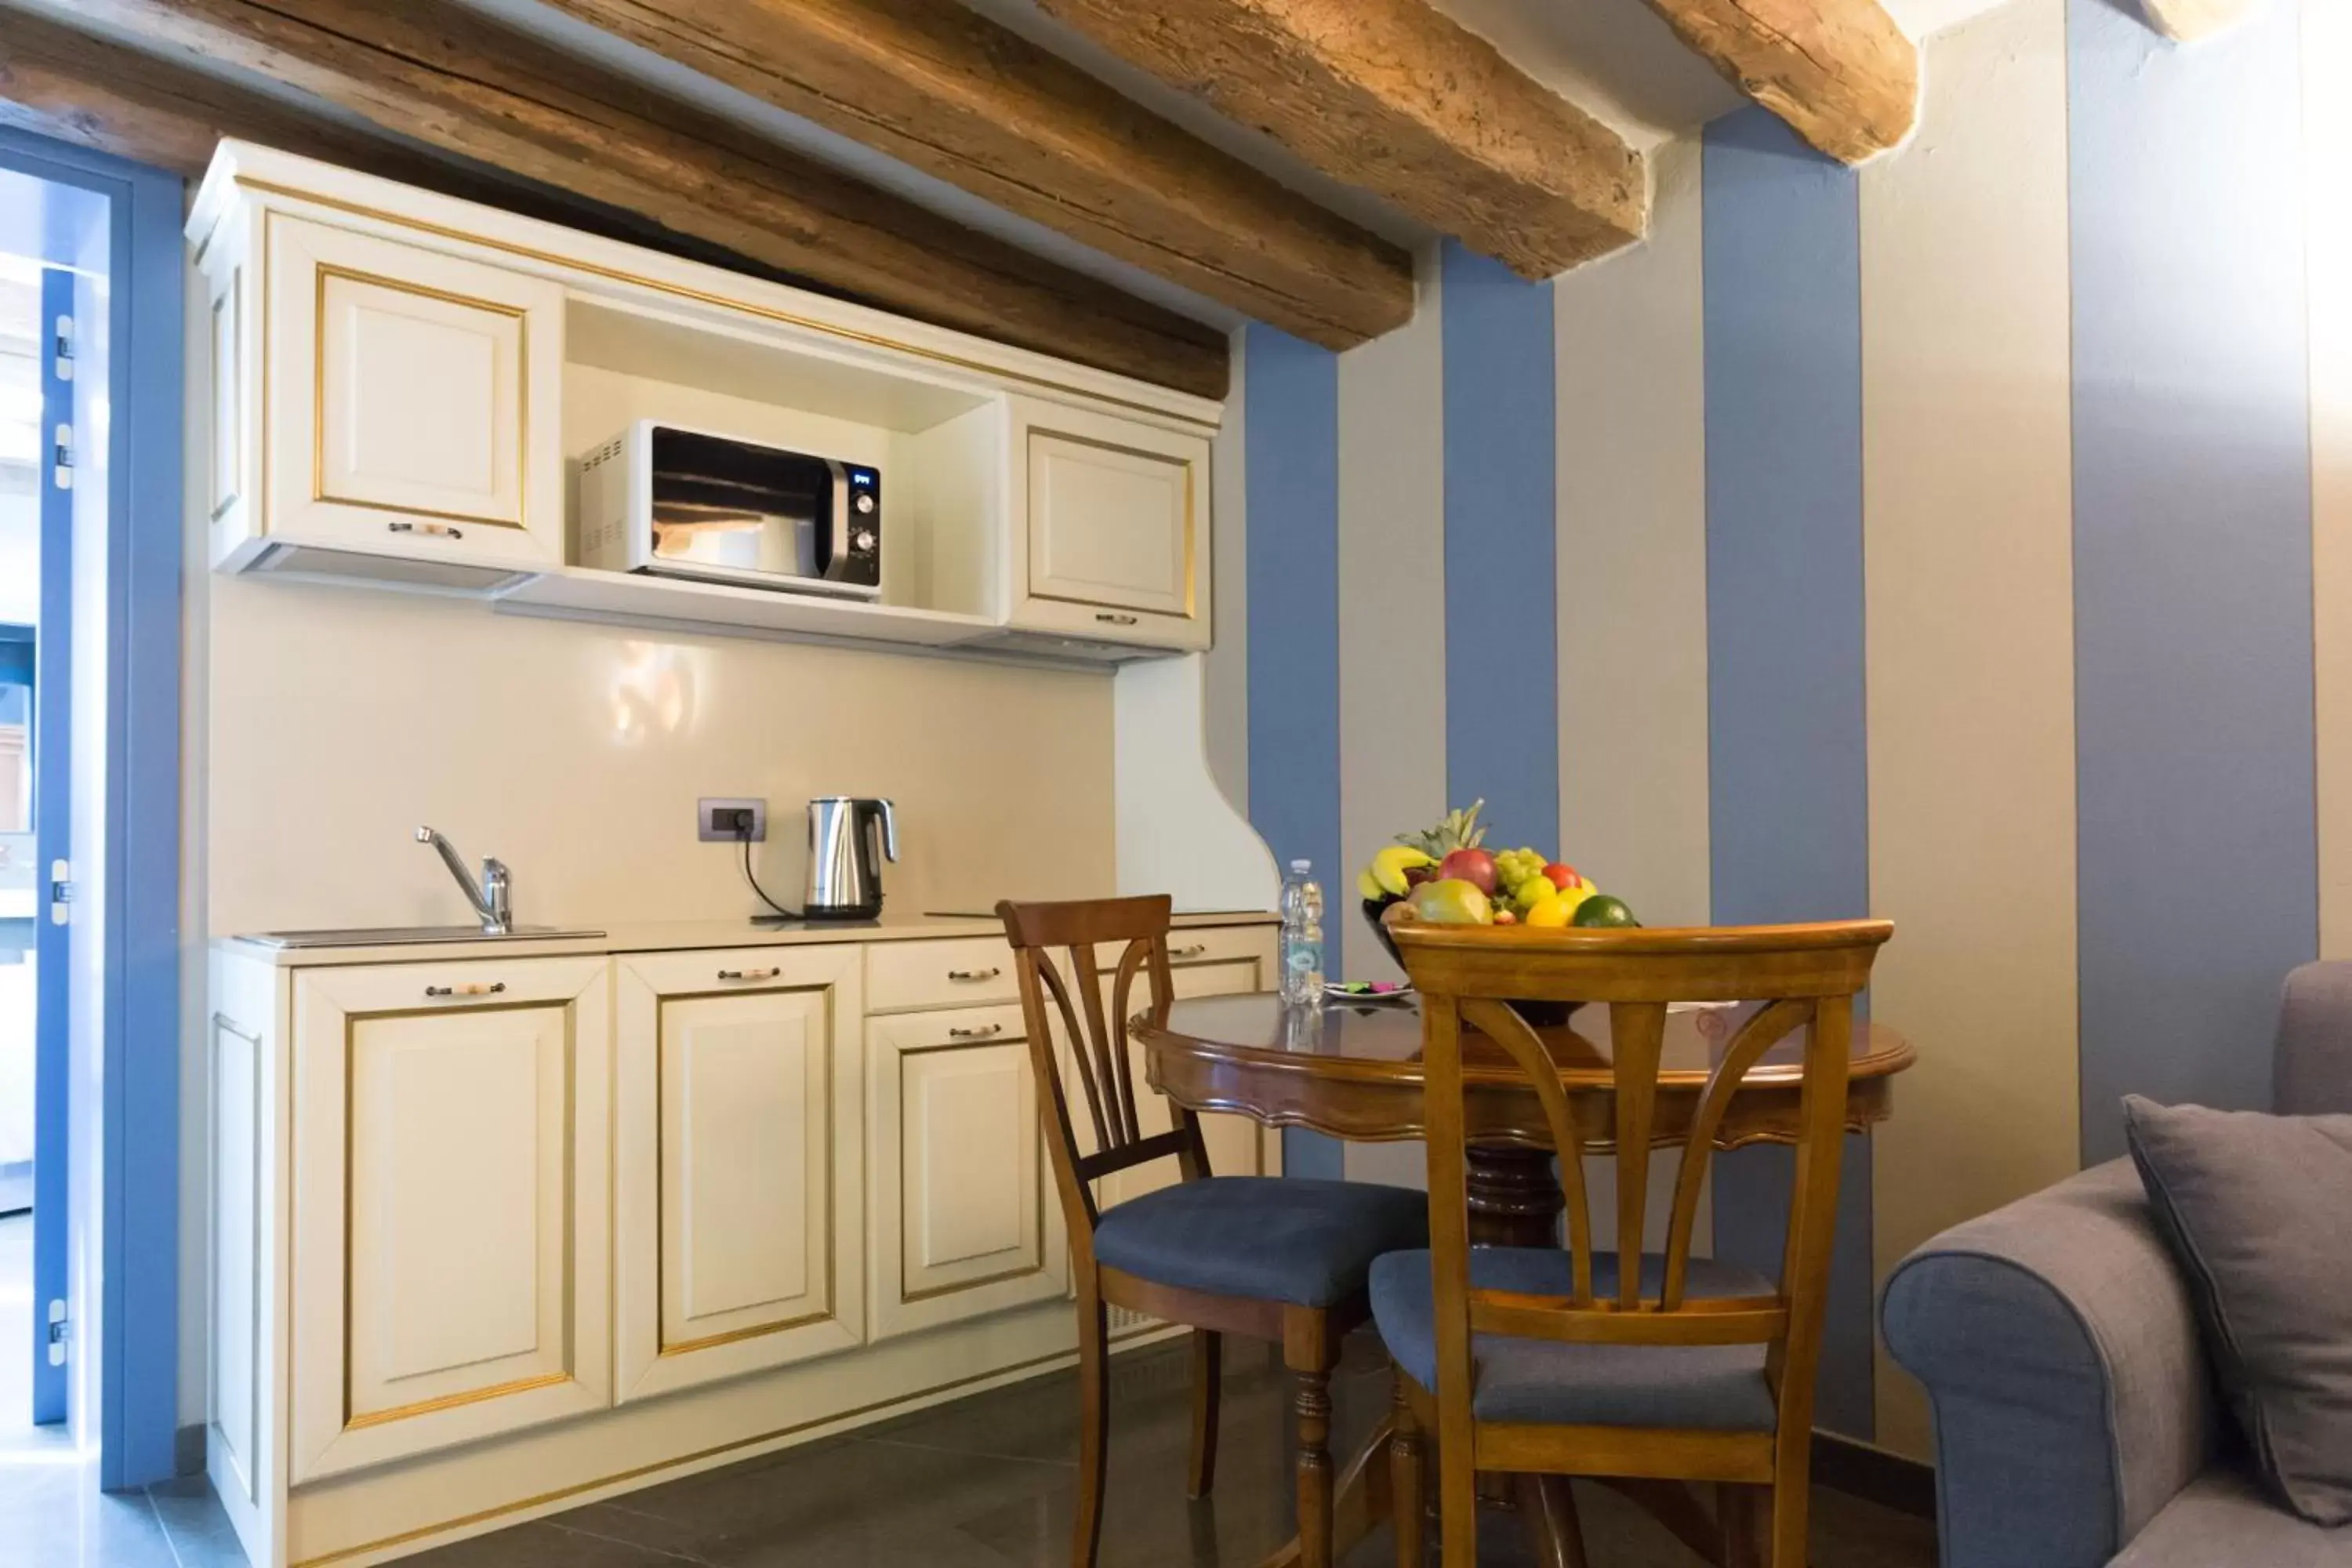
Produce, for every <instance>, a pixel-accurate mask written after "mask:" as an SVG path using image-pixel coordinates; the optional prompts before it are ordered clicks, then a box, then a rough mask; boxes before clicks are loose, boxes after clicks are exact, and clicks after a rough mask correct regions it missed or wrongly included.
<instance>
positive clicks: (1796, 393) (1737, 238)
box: [1702, 109, 1874, 1437]
mask: <svg viewBox="0 0 2352 1568" xmlns="http://www.w3.org/2000/svg"><path fill="white" fill-rule="evenodd" d="M1705 158H1706V163H1705V169H1704V171H1703V176H1702V177H1703V180H1704V185H1705V195H1706V226H1705V239H1704V243H1705V247H1706V289H1705V292H1706V301H1705V313H1706V509H1707V517H1706V542H1707V562H1706V601H1707V671H1708V679H1709V687H1708V696H1707V705H1708V723H1707V729H1708V795H1709V822H1710V829H1711V833H1712V837H1713V844H1712V847H1711V859H1712V866H1713V875H1714V912H1715V918H1716V920H1717V921H1722V922H1724V923H1726V924H1741V923H1748V922H1768V921H1798V920H1822V919H1839V918H1846V917H1851V916H1856V915H1863V914H1866V913H1868V912H1869V908H1870V855H1869V817H1868V801H1867V788H1868V757H1867V752H1866V750H1865V746H1864V689H1863V668H1864V641H1863V573H1862V318H1861V236H1860V207H1859V187H1858V184H1857V183H1856V179H1855V176H1854V174H1853V172H1852V171H1851V170H1848V169H1844V168H1842V167H1840V166H1839V165H1837V164H1836V163H1832V162H1830V161H1829V160H1827V159H1825V158H1823V157H1822V156H1821V155H1820V154H1818V153H1813V152H1812V151H1811V150H1810V149H1808V148H1806V147H1805V146H1804V145H1803V144H1802V143H1801V142H1799V141H1798V140H1797V138H1796V136H1795V135H1794V133H1792V132H1790V130H1789V129H1788V128H1787V127H1786V126H1784V125H1783V124H1781V123H1780V121H1778V120H1776V119H1774V118H1773V117H1772V116H1771V115H1769V114H1768V113H1766V112H1765V111H1764V110H1760V109H1758V110H1744V111H1742V112H1741V113H1738V114H1736V115H1733V116H1730V117H1729V118H1727V119H1725V120H1719V121H1716V122H1715V123H1714V124H1712V125H1710V126H1709V127H1708V128H1707V132H1706V153H1705ZM1790 1169H1791V1163H1790V1154H1789V1152H1788V1151H1786V1150H1759V1151H1754V1152H1748V1153H1744V1154H1736V1155H1731V1156H1727V1157H1726V1158H1725V1159H1723V1160H1722V1161H1720V1162H1719V1163H1718V1164H1717V1180H1716V1184H1715V1194H1716V1232H1715V1235H1716V1250H1717V1253H1718V1254H1719V1255H1721V1256H1723V1257H1726V1258H1734V1259H1737V1260H1738V1261H1740V1262H1743V1263H1746V1264H1748V1265H1749V1266H1751V1267H1754V1268H1759V1270H1761V1271H1764V1272H1766V1273H1768V1274H1771V1275H1777V1274H1778V1272H1779V1270H1780V1248H1781V1245H1782V1241H1783V1239H1784V1237H1785V1236H1786V1227H1787V1219H1788V1207H1787V1205H1788V1194H1789V1180H1790ZM1869 1194H1870V1146H1869V1142H1868V1140H1867V1139H1866V1138H1860V1137H1857V1138H1854V1139H1852V1140H1850V1141H1849V1142H1848V1146H1847V1150H1846V1170H1845V1179H1844V1183H1843V1198H1842V1206H1841V1209H1840V1213H1839V1217H1838V1247H1837V1257H1836V1259H1835V1263H1834V1272H1833V1278H1832V1301H1831V1306H1830V1321H1829V1325H1828V1328H1827V1331H1826V1333H1825V1335H1824V1342H1823V1358H1824V1360H1823V1375H1822V1381H1821V1393H1820V1405H1819V1416H1818V1419H1819V1422H1820V1424H1821V1425H1822V1426H1827V1427H1830V1428H1832V1429H1834V1430H1837V1431H1841V1432H1846V1433H1850V1434H1853V1435H1855V1436H1865V1437H1866V1436H1870V1435H1871V1432H1872V1430H1873V1426H1874V1400H1873V1396H1872V1377H1873V1371H1872V1362H1873V1357H1872V1353H1871V1344H1872V1340H1871V1335H1872V1326H1871V1289H1870V1236H1871V1225H1870V1209H1869Z"/></svg>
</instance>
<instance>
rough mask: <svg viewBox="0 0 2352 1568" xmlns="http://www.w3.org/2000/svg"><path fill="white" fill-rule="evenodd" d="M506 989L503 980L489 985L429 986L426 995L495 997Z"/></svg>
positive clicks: (491, 982)
mask: <svg viewBox="0 0 2352 1568" xmlns="http://www.w3.org/2000/svg"><path fill="white" fill-rule="evenodd" d="M506 988H507V983H506V982H505V981H503V980H492V981H488V982H487V983H486V982H483V981H479V980H477V981H474V982H472V983H471V984H466V985H427V986H426V987H425V994H426V995H427V996H495V995H497V994H499V992H501V991H504V990H505V989H506Z"/></svg>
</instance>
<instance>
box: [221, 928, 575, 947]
mask: <svg viewBox="0 0 2352 1568" xmlns="http://www.w3.org/2000/svg"><path fill="white" fill-rule="evenodd" d="M603 935H604V932H603V931H589V930H586V929H585V928H573V927H571V926H516V927H515V928H514V929H513V930H511V931H501V932H499V933H498V934H496V935H493V934H491V933H490V932H488V931H484V930H483V929H482V928H481V927H479V926H351V927H346V928H343V929H341V930H326V931H257V932H255V933H254V934H253V935H251V936H248V937H247V938H246V939H245V940H246V941H247V942H252V943H254V944H255V945H256V946H257V947H401V946H407V945H411V944H416V945H422V944H424V943H427V942H556V941H561V940H564V939H567V938H571V939H579V938H587V937H600V936H603Z"/></svg>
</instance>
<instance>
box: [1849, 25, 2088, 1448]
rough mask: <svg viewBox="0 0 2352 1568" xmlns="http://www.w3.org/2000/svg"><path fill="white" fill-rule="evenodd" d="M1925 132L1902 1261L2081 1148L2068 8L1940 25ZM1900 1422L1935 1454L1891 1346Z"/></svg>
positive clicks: (1893, 217)
mask: <svg viewBox="0 0 2352 1568" xmlns="http://www.w3.org/2000/svg"><path fill="white" fill-rule="evenodd" d="M1928 55H1929V58H1928V61H1927V64H1928V68H1929V71H1930V73H1931V76H1932V78H1933V79H1934V81H1935V83H1936V90H1935V92H1933V93H1932V94H1930V95H1929V96H1928V99H1927V106H1926V113H1925V118H1924V120H1923V121H1922V123H1921V125H1920V128H1919V132H1918V134H1917V136H1916V138H1915V139H1914V140H1913V141H1912V142H1910V144H1909V145H1908V146H1906V148H1905V149H1904V150H1903V151H1902V152H1900V153H1896V154H1895V155H1893V156H1891V157H1888V158H1885V159H1882V160H1880V161H1879V162H1877V163H1872V164H1870V165H1869V166H1867V167H1866V168H1865V169H1864V171H1863V175H1862V309H1863V468H1864V552H1863V553H1864V592H1865V603H1866V607H1867V608H1866V616H1865V626H1866V637H1867V639H1868V647H1869V672H1870V674H1869V691H1868V704H1869V725H1868V747H1869V767H1870V829H1871V832H1870V887H1871V903H1872V906H1873V911H1874V913H1877V914H1880V915H1885V916H1887V917H1890V918H1891V919H1893V920H1894V921H1895V932H1896V935H1895V941H1894V942H1893V943H1891V944H1890V945H1889V946H1888V947H1887V949H1886V952H1885V954H1884V955H1883V956H1882V957H1881V959H1880V961H1879V963H1878V966H1877V969H1876V971H1875V972H1874V980H1873V983H1872V998H1873V1000H1872V1008H1873V1011H1874V1014H1875V1015H1876V1016H1878V1017H1880V1018H1882V1019H1884V1020H1885V1021H1886V1022H1887V1023H1889V1024H1891V1025H1893V1026H1895V1027H1897V1028H1900V1029H1902V1030H1904V1031H1905V1032H1906V1033H1907V1034H1908V1035H1909V1036H1910V1037H1911V1038H1912V1040H1913V1042H1914V1043H1915V1044H1916V1046H1917V1047H1918V1049H1919V1065H1918V1066H1917V1067H1916V1068H1914V1069H1913V1070H1912V1071H1910V1072H1909V1073H1906V1075H1904V1079H1903V1086H1902V1089H1900V1090H1899V1091H1898V1093H1897V1096H1896V1099H1897V1103H1898V1111H1897V1114H1896V1115H1895V1118H1894V1119H1893V1120H1892V1121H1889V1122H1888V1123H1887V1124H1886V1125H1885V1126H1884V1127H1883V1128H1881V1129H1880V1130H1879V1131H1878V1133H1877V1145H1876V1159H1875V1163H1874V1182H1875V1188H1874V1203H1873V1205H1872V1212H1873V1215H1874V1222H1873V1223H1874V1254H1875V1258H1874V1261H1875V1265H1876V1274H1877V1277H1878V1278H1879V1279H1885V1275H1886V1272H1887V1270H1888V1269H1890V1268H1892V1267H1893V1266H1894V1265H1895V1263H1896V1262H1897V1261H1898V1260H1900V1259H1901V1258H1902V1257H1903V1256H1904V1254H1905V1253H1906V1252H1907V1251H1909V1250H1910V1249H1911V1248H1912V1247H1916V1245H1918V1244H1919V1243H1921V1242H1923V1241H1925V1240H1927V1238H1928V1237H1931V1236H1933V1235H1935V1234H1936V1233H1937V1231H1939V1230H1941V1229H1943V1228H1944V1227H1945V1226H1948V1225H1952V1224H1954V1223H1956V1222H1958V1221H1959V1220H1961V1219H1965V1218H1967V1217H1969V1216H1970V1215H1976V1214H1980V1213H1983V1212H1984V1211H1986V1210H1989V1209H1991V1208H1994V1207H1997V1206H1999V1205H2001V1204H2004V1203H2006V1202H2008V1201H2010V1200H2011V1199H2012V1198H2016V1197H2020V1196H2022V1195H2023V1194H2027V1193H2030V1192H2032V1191H2034V1190H2035V1189H2037V1188H2039V1187H2042V1186H2045V1185H2047V1184H2049V1183H2051V1182H2053V1181H2055V1180H2057V1179H2059V1178H2060V1177H2062V1176H2064V1175H2066V1174H2068V1173H2071V1172H2072V1171H2073V1170H2074V1168H2075V1165H2076V1153H2077V1132H2078V1121H2077V1082H2076V1068H2077V1055H2076V1042H2075V930H2074V696H2073V694H2074V683H2073V681H2072V680H2071V679H2069V673H2068V672H2069V671H2070V670H2071V669H2072V668H2073V658H2074V586H2073V565H2072V549H2073V534H2072V526H2073V524H2072V474H2071V461H2070V437H2069V430H2070V424H2069V421H2070V407H2071V405H2070V384H2069V382H2070V374H2071V371H2070V363H2069V349H2068V332H2069V328H2068V310H2069V305H2068V274H2067V186H2066V155H2065V154H2066V58H2065V15H2064V10H2063V0H2021V3H2020V4H2017V5H2010V6H2008V7H2006V8H2004V9H2001V10H1999V11H1995V12H1992V13H1990V14H1988V15H1986V16H1982V17H1980V18H1979V19H1977V20H1975V21H1972V22H1969V23H1968V24H1966V25H1964V26H1961V27H1958V28H1956V29H1954V30H1952V31H1949V32H1946V33H1943V34H1939V35H1937V37H1934V38H1932V39H1931V40H1930V41H1929V44H1928ZM1881 1356H1882V1362H1881V1372H1880V1375H1879V1377H1878V1379H1877V1390H1878V1441H1879V1442H1880V1443H1881V1444H1882V1445H1883V1446H1885V1447H1890V1448H1894V1449H1895V1450H1897V1451H1899V1452H1903V1453H1907V1454H1910V1455H1913V1456H1915V1457H1916V1458H1927V1457H1928V1456H1929V1453H1930V1446H1929V1436H1928V1429H1927V1419H1926V1409H1925V1405H1924V1403H1923V1402H1922V1401H1921V1400H1920V1399H1919V1396H1918V1392H1917V1389H1916V1385H1915V1384H1912V1383H1911V1382H1910V1380H1909V1379H1908V1378H1907V1377H1906V1376H1905V1375H1903V1374H1902V1373H1900V1372H1899V1370H1898V1369H1896V1368H1895V1366H1894V1363H1892V1362H1891V1361H1885V1360H1884V1359H1883V1358H1884V1352H1883V1350H1882V1352H1881Z"/></svg>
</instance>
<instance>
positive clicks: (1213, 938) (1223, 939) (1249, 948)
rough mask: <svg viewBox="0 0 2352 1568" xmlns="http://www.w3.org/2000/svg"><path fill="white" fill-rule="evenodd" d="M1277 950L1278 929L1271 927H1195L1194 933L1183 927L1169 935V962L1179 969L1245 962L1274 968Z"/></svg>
mask: <svg viewBox="0 0 2352 1568" xmlns="http://www.w3.org/2000/svg"><path fill="white" fill-rule="evenodd" d="M1274 950H1275V928H1274V927H1273V926H1270V925H1249V926H1194V927H1192V929H1190V930H1185V929H1181V928H1180V929H1178V930H1176V931H1170V932H1169V933H1168V962H1169V963H1170V965H1171V966H1172V967H1174V968H1176V969H1186V968H1190V967H1192V966H1194V965H1198V964H1204V963H1237V962H1242V961H1247V962H1250V963H1266V964H1269V965H1270V964H1271V963H1273V960H1274ZM1267 973H1268V974H1271V973H1273V971H1272V970H1271V969H1270V968H1269V969H1268V971H1267ZM1268 984H1272V982H1271V981H1269V982H1268ZM1189 994H1192V995H1201V994H1204V993H1201V992H1192V993H1189Z"/></svg>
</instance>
